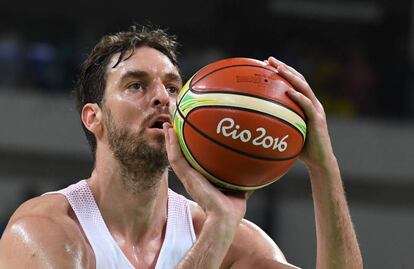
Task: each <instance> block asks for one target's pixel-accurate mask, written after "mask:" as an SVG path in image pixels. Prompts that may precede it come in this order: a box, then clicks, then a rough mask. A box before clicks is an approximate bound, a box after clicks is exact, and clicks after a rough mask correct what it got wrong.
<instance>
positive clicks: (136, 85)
mask: <svg viewBox="0 0 414 269" xmlns="http://www.w3.org/2000/svg"><path fill="white" fill-rule="evenodd" d="M128 89H132V90H136V91H139V90H142V84H141V83H138V82H135V83H132V84H131V85H129V86H128Z"/></svg>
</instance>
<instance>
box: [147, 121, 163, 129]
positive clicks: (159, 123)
mask: <svg viewBox="0 0 414 269" xmlns="http://www.w3.org/2000/svg"><path fill="white" fill-rule="evenodd" d="M164 122H165V121H156V122H154V124H153V125H151V127H150V128H155V129H162V125H163V124H164Z"/></svg>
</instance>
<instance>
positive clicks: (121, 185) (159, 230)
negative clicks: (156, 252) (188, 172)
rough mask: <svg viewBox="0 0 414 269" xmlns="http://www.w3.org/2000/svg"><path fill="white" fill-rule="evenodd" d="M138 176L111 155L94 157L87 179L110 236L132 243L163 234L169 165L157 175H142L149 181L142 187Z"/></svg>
mask: <svg viewBox="0 0 414 269" xmlns="http://www.w3.org/2000/svg"><path fill="white" fill-rule="evenodd" d="M106 156H108V155H106ZM109 156H112V155H109ZM98 161H99V162H98ZM139 176H140V173H139V171H135V172H134V173H126V172H125V170H124V169H122V168H121V167H120V166H119V163H118V162H117V161H116V160H114V159H113V158H107V159H106V160H102V159H99V160H98V158H97V162H96V167H95V169H94V171H93V173H92V176H91V178H90V179H89V180H88V184H89V186H90V188H91V190H92V193H93V195H94V198H95V200H96V203H97V205H98V207H99V209H100V211H101V214H102V217H103V218H104V220H105V223H106V225H107V226H108V229H109V230H110V232H111V234H112V235H113V237H114V238H115V239H119V240H122V241H127V242H131V243H134V244H139V243H143V242H146V241H148V240H153V239H157V237H160V235H161V236H162V235H163V234H164V233H163V231H164V229H165V225H166V219H167V199H168V169H165V170H164V172H163V173H162V174H160V175H157V176H156V177H157V178H151V179H149V178H145V179H144V180H146V181H148V180H151V182H152V184H149V185H150V186H149V187H145V188H141V187H139V185H140V183H141V182H142V179H141V178H139ZM117 241H118V240H117Z"/></svg>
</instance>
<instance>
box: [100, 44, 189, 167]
mask: <svg viewBox="0 0 414 269" xmlns="http://www.w3.org/2000/svg"><path fill="white" fill-rule="evenodd" d="M127 55H128V54H127ZM118 57H119V54H116V55H114V56H113V57H112V59H111V61H110V62H109V64H108V66H107V70H106V74H107V76H106V89H105V94H104V99H103V107H102V110H103V115H104V122H105V128H106V130H107V132H106V133H107V137H108V142H109V145H110V147H111V149H112V150H113V151H114V155H115V157H116V158H117V159H119V160H120V161H121V163H122V164H123V165H124V166H127V167H129V168H138V167H139V166H140V164H139V163H137V162H140V161H141V162H142V161H144V163H141V165H144V166H148V165H151V164H152V165H156V166H163V167H162V169H164V168H165V167H166V166H167V164H168V162H167V159H166V152H165V141H164V133H163V130H162V123H163V122H165V121H168V122H171V115H170V111H171V110H172V108H173V105H175V99H176V97H177V94H178V91H179V89H181V86H182V81H181V78H180V76H179V73H178V70H177V68H176V67H175V66H174V65H173V64H172V63H171V61H170V60H169V58H168V57H167V56H165V55H164V54H163V53H161V52H160V51H158V50H156V49H153V48H149V47H140V48H136V49H135V51H134V54H133V55H132V56H131V57H130V58H129V59H127V60H124V61H121V62H120V63H119V64H118V65H117V66H116V67H115V68H112V67H113V66H114V64H115V63H116V61H117V59H118ZM157 162H158V163H159V164H157ZM154 168H156V167H154ZM160 168H161V167H160Z"/></svg>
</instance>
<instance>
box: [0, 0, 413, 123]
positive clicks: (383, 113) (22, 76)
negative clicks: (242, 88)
mask: <svg viewBox="0 0 414 269" xmlns="http://www.w3.org/2000/svg"><path fill="white" fill-rule="evenodd" d="M42 2H44V3H43V5H41V6H42V7H41V8H39V6H38V5H39V4H33V7H31V6H30V5H29V6H25V8H24V9H25V10H24V22H22V20H21V16H17V15H20V14H21V9H19V6H18V4H14V3H13V2H7V3H6V7H5V8H3V9H2V10H1V11H0V15H2V16H1V17H2V19H0V21H1V24H2V29H0V30H1V31H0V87H1V88H2V89H3V90H13V91H16V90H19V89H21V88H24V89H32V90H34V91H42V92H51V91H52V92H60V93H62V94H67V93H68V92H69V91H70V89H71V87H72V85H73V81H74V80H75V79H76V75H77V68H78V66H79V64H80V62H81V61H82V60H83V59H84V58H85V56H86V53H87V52H88V51H89V50H90V49H91V47H92V45H93V44H94V43H95V42H96V41H97V39H98V37H99V36H100V35H101V34H103V33H106V32H114V31H118V30H120V29H125V28H126V27H127V26H128V25H129V24H132V23H133V22H137V23H141V24H146V23H148V22H152V23H154V24H156V25H160V26H161V27H164V28H169V31H170V33H172V34H176V35H178V38H179V41H180V42H181V43H182V45H183V46H182V49H181V52H182V55H181V57H180V62H181V64H182V70H183V73H184V75H187V76H190V75H191V74H192V73H194V72H195V71H196V70H198V69H199V68H201V67H202V66H203V65H205V64H207V63H209V62H211V61H213V60H216V59H218V58H223V57H234V56H245V57H253V58H258V59H264V58H266V57H267V56H268V55H275V56H276V57H278V58H280V59H282V60H283V61H285V62H287V63H289V64H291V65H292V66H294V67H295V68H297V69H298V70H299V71H300V72H302V73H303V74H304V75H305V76H306V77H307V78H308V80H309V82H310V83H311V86H312V87H313V88H314V90H315V91H316V92H317V94H318V96H319V97H320V99H321V101H322V102H323V103H324V104H325V107H326V110H327V111H328V112H329V113H333V114H335V115H339V116H344V117H353V116H358V115H368V116H374V117H403V118H409V117H412V116H413V113H412V110H411V109H410V107H412V106H413V100H412V96H411V94H410V89H412V88H413V85H412V81H410V79H411V77H412V76H413V71H412V62H411V63H410V60H409V59H410V53H412V52H410V36H411V34H412V33H410V31H411V32H412V31H413V30H412V28H410V27H411V26H410V23H411V14H410V6H411V3H410V1H408V0H407V1H399V3H398V5H394V3H389V2H387V1H380V0H377V1H371V2H366V1H351V2H349V3H348V4H347V5H344V4H343V3H342V2H336V1H298V0H296V1H290V2H289V1H276V0H275V1H258V2H257V3H256V4H254V5H252V4H249V3H245V2H243V1H235V0H232V1H222V2H221V1H210V2H209V3H208V4H203V5H201V7H200V8H199V9H196V10H194V9H193V7H192V6H193V3H192V2H190V1H182V2H180V4H176V5H171V4H168V2H162V1H161V2H160V3H159V4H160V6H163V5H171V6H169V10H168V11H164V13H163V12H162V11H159V10H157V9H156V5H155V4H151V3H147V4H143V3H137V2H133V1H123V2H122V4H120V6H121V7H118V9H119V10H120V12H121V13H116V14H113V13H111V9H114V8H115V7H114V6H112V5H108V6H106V5H99V9H100V10H102V11H100V12H92V11H93V10H92V9H93V8H94V4H95V5H98V3H94V1H92V2H91V3H90V4H88V5H80V6H76V5H74V4H64V7H65V5H67V11H68V12H69V13H70V12H71V11H73V12H75V13H76V15H75V16H73V17H70V19H69V18H68V16H69V15H67V12H64V11H63V10H65V8H66V7H65V8H64V9H62V8H59V9H57V6H56V4H53V3H52V2H50V1H42ZM93 3H94V4H93ZM123 6H128V10H125V9H122V7H123ZM134 9H136V10H139V12H138V14H135V13H134V12H133V10H134ZM115 10H116V9H115ZM121 10H122V11H121ZM48 14H53V16H50V15H49V16H48ZM65 14H66V15H65ZM45 15H46V16H45ZM77 17H78V19H77ZM151 19H153V20H151ZM98 22H99V23H98ZM395 91H398V94H392V92H395Z"/></svg>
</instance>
